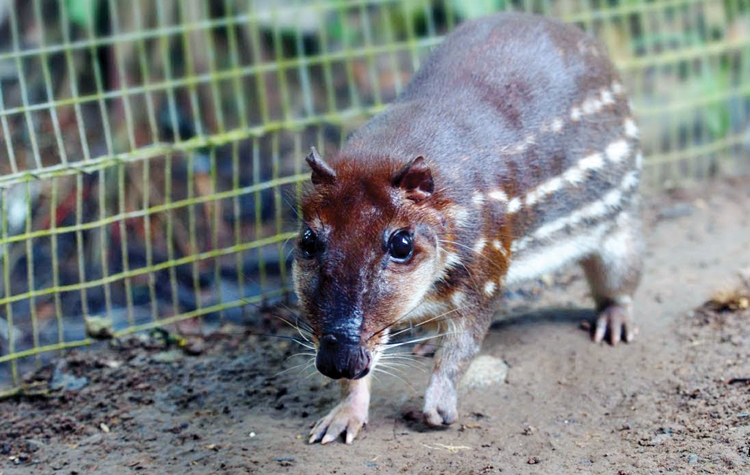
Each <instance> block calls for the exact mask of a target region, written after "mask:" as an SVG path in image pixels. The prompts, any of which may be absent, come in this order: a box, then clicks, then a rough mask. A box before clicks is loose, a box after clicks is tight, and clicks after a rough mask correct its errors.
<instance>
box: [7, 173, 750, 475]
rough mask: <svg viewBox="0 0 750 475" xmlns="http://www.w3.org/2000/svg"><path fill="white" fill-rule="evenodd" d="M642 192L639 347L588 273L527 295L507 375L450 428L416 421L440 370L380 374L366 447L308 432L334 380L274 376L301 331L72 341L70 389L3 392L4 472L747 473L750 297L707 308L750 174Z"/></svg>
mask: <svg viewBox="0 0 750 475" xmlns="http://www.w3.org/2000/svg"><path fill="white" fill-rule="evenodd" d="M646 203H647V204H646V210H645V215H646V217H647V223H648V226H647V236H648V237H647V240H648V249H649V250H648V256H647V261H646V263H647V264H646V265H647V269H646V275H645V278H644V281H643V284H642V286H641V289H640V291H639V292H638V294H637V298H636V311H637V315H638V318H639V323H640V330H641V331H640V335H639V337H638V339H637V341H636V342H635V343H632V344H627V345H620V346H618V347H616V348H613V347H611V346H609V345H594V344H593V343H591V342H590V338H589V334H588V333H587V331H586V330H585V324H582V322H586V321H589V320H591V319H592V318H593V312H592V311H591V310H590V308H591V302H590V300H589V298H588V295H587V290H586V287H585V285H584V282H583V279H582V277H581V274H580V272H578V271H572V272H568V273H563V274H561V275H559V276H555V278H554V279H546V280H545V282H541V283H537V284H535V285H532V286H531V287H529V288H524V289H522V290H520V291H517V292H513V293H512V294H511V297H512V298H510V299H509V302H508V305H506V306H505V307H504V309H503V310H502V311H501V313H500V314H499V315H498V321H497V323H495V325H493V327H492V331H491V333H490V335H489V336H488V337H487V339H486V340H485V342H484V347H483V353H484V354H487V355H492V356H495V357H497V358H500V359H502V360H504V361H505V362H507V364H508V366H509V368H510V369H509V373H508V377H507V380H506V381H505V383H503V384H496V385H493V386H490V387H486V388H483V389H473V390H464V391H463V392H462V394H461V398H460V414H461V419H460V421H459V423H457V424H455V425H453V426H451V427H448V428H446V429H444V430H437V431H436V430H428V429H427V428H426V427H424V426H423V425H422V424H421V423H420V422H417V421H414V420H412V419H411V418H410V417H408V415H409V414H410V412H411V411H412V410H413V409H418V408H419V407H420V406H421V402H422V401H421V399H422V391H423V390H424V388H425V386H426V382H427V378H428V373H429V372H428V371H427V372H422V371H418V370H411V369H407V374H406V375H403V377H402V378H401V379H402V380H399V379H397V378H389V377H387V376H386V377H384V376H379V378H380V381H379V382H378V383H375V384H374V386H373V400H372V405H371V412H370V424H369V426H367V427H366V429H365V431H364V432H363V433H362V434H360V437H359V438H358V439H357V440H356V441H355V442H354V444H353V445H351V446H347V445H345V444H343V443H333V444H329V445H327V446H320V445H308V444H307V443H306V437H305V436H306V434H307V432H308V430H309V427H310V425H311V424H312V423H313V422H314V421H315V420H317V418H319V417H321V416H323V415H325V413H327V411H328V410H329V409H330V408H331V407H332V406H333V405H334V403H335V401H336V398H337V394H338V390H337V386H336V384H331V383H329V382H327V381H326V380H325V379H324V378H322V377H321V376H319V375H316V374H314V373H312V372H311V370H310V369H307V370H306V371H303V372H302V373H300V371H299V370H298V369H294V370H290V371H286V372H284V373H282V374H278V373H279V372H280V371H281V370H283V369H285V368H291V367H292V366H294V365H295V364H298V363H299V358H292V359H290V360H288V361H285V359H286V358H287V357H288V356H290V355H292V354H294V353H297V352H299V351H302V349H301V348H300V347H298V346H297V345H296V344H295V343H292V342H290V341H287V340H284V339H277V338H271V337H264V336H257V335H250V334H248V332H247V331H244V330H239V329H237V328H234V329H232V328H227V329H226V331H225V332H223V333H221V334H218V335H215V336H214V337H212V338H210V339H209V340H208V341H206V342H205V344H204V348H203V351H202V353H201V354H200V355H199V356H189V355H187V354H186V353H185V352H183V351H182V350H174V349H170V348H165V346H164V344H163V342H161V340H159V339H158V338H156V336H153V335H152V336H151V337H141V338H132V339H129V340H126V341H122V342H120V343H119V344H118V345H116V346H115V345H113V346H111V347H110V346H109V345H106V344H105V345H102V346H101V347H100V348H96V349H93V350H89V351H80V352H74V353H70V354H69V355H68V356H67V357H66V359H65V361H62V362H59V363H57V364H56V366H54V367H47V368H44V369H42V370H41V371H39V372H38V373H37V374H36V375H34V376H33V378H32V379H34V380H37V381H49V380H53V381H55V382H56V383H57V384H58V385H62V386H63V387H67V389H62V390H58V391H56V392H54V393H51V394H46V393H45V392H44V391H42V393H43V394H41V395H39V396H37V397H22V398H15V399H10V400H6V401H3V402H2V403H0V454H1V455H0V457H1V458H0V474H2V475H15V474H32V473H33V474H48V473H64V474H89V473H102V474H116V473H130V472H137V471H143V472H148V473H158V474H161V473H165V474H172V473H175V474H207V473H219V474H221V473H227V474H244V473H259V474H260V473H305V474H319V473H335V474H361V473H364V474H368V473H376V474H392V473H429V474H433V475H434V474H443V473H444V474H456V473H461V474H464V473H465V474H481V473H504V474H562V473H565V474H578V473H582V474H619V475H624V474H633V475H635V474H652V473H690V474H692V473H696V474H697V473H711V474H725V473H750V382H748V381H750V379H748V378H750V364H749V363H750V325H749V324H748V323H750V309H741V308H735V307H743V306H745V305H746V304H747V300H742V298H741V295H740V296H739V297H738V296H737V295H730V296H729V300H730V301H732V302H734V303H735V304H736V305H735V306H734V307H732V305H730V307H731V308H728V309H717V308H709V307H705V306H704V305H703V304H704V303H705V302H706V301H707V300H708V299H709V298H710V297H711V295H712V294H714V293H715V292H716V291H719V290H728V289H731V288H733V287H735V286H737V285H739V282H740V277H739V276H738V274H740V275H741V273H742V272H745V273H746V276H747V274H748V273H750V182H748V181H746V180H745V181H739V180H735V181H720V182H715V183H712V184H710V185H706V186H705V187H703V188H701V189H695V190H692V191H684V190H681V191H675V192H672V193H667V194H664V195H659V196H652V197H649V198H648V199H646ZM267 318H268V319H267V320H266V324H265V326H266V327H275V326H276V324H275V323H274V321H273V320H272V319H271V318H270V317H267ZM264 331H271V330H268V329H266V330H264ZM282 334H283V331H282ZM295 361H297V362H295ZM428 362H429V361H428ZM82 377H86V378H87V379H85V380H84V379H80V378H82ZM403 380H406V381H408V383H407V382H404V381H403ZM80 386H83V387H82V388H80V389H76V388H77V387H80Z"/></svg>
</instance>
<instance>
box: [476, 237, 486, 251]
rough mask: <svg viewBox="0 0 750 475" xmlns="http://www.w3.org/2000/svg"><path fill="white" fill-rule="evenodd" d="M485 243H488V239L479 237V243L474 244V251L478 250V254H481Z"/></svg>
mask: <svg viewBox="0 0 750 475" xmlns="http://www.w3.org/2000/svg"><path fill="white" fill-rule="evenodd" d="M485 244H487V240H486V239H485V238H479V240H478V241H477V243H476V244H474V252H476V253H477V254H481V253H482V249H484V246H485Z"/></svg>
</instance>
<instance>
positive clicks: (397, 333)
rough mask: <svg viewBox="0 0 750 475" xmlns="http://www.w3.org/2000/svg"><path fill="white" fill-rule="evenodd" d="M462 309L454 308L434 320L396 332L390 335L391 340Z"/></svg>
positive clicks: (433, 318)
mask: <svg viewBox="0 0 750 475" xmlns="http://www.w3.org/2000/svg"><path fill="white" fill-rule="evenodd" d="M461 309H462V308H461V307H456V308H454V309H452V310H448V311H447V312H443V313H441V314H440V315H437V316H435V317H432V318H430V319H427V320H425V321H423V322H419V323H417V324H416V325H410V326H409V327H407V328H404V329H403V330H399V331H397V332H395V333H392V334H391V335H390V337H391V338H393V337H396V336H398V335H400V334H402V333H404V332H406V331H409V330H413V329H414V328H419V327H421V326H422V325H427V324H428V323H431V322H434V321H436V320H438V319H440V318H443V317H445V316H446V315H449V314H451V313H453V312H457V311H459V310H461Z"/></svg>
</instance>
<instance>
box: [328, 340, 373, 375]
mask: <svg viewBox="0 0 750 475" xmlns="http://www.w3.org/2000/svg"><path fill="white" fill-rule="evenodd" d="M371 361H372V357H371V355H370V351H369V350H368V349H367V348H365V347H363V346H361V345H360V344H359V343H352V342H350V341H349V340H347V339H346V338H345V337H344V336H342V335H336V334H333V333H329V334H327V335H324V336H323V337H322V338H321V339H320V347H319V348H318V356H317V358H316V359H315V366H316V367H317V368H318V371H320V372H321V373H322V374H324V375H325V376H328V377H329V378H332V379H340V378H345V379H359V378H361V377H363V376H365V375H366V374H367V373H369V372H370V362H371Z"/></svg>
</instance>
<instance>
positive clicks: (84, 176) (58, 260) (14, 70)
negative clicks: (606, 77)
mask: <svg viewBox="0 0 750 475" xmlns="http://www.w3.org/2000/svg"><path fill="white" fill-rule="evenodd" d="M500 10H520V11H528V12H535V13H543V14H547V15H552V16H556V17H559V18H562V19H564V20H566V21H568V22H573V23H577V24H579V25H580V26H581V27H583V28H584V29H586V30H587V31H589V32H590V33H591V34H593V35H595V36H596V37H598V38H599V39H600V40H602V41H603V42H604V43H605V44H606V46H607V48H608V50H609V52H610V54H611V56H612V58H613V59H614V61H615V62H616V64H617V66H618V67H619V69H620V71H621V72H622V74H623V78H624V82H625V84H626V85H627V87H628V89H629V90H630V92H631V94H632V98H633V101H634V106H635V110H636V113H637V115H638V118H639V121H640V124H641V130H642V141H643V146H644V155H645V156H646V163H645V166H646V171H645V182H646V187H650V188H655V187H659V186H665V185H670V184H676V183H679V182H681V181H683V180H686V179H690V180H700V179H703V178H706V177H709V176H711V175H714V174H716V173H717V172H736V171H746V170H748V169H749V168H750V165H749V164H750V158H749V157H750V120H748V118H749V116H750V0H748V1H740V0H735V1H731V0H726V1H712V0H660V1H641V0H566V1H552V0H544V1H540V0H525V1H520V0H478V1H472V2H468V1H463V0H312V1H302V0H255V1H250V2H248V1H242V0H213V1H210V0H184V1H180V0H162V1H158V2H151V1H141V0H137V1H136V0H133V1H128V2H115V1H114V0H25V1H20V0H0V126H1V127H2V130H1V131H0V133H1V137H2V144H0V150H2V151H1V152H0V153H2V154H4V157H2V158H1V159H0V188H1V192H2V194H1V196H0V260H1V261H2V264H1V265H2V278H1V279H0V280H1V283H0V391H2V394H5V395H7V394H13V393H16V392H18V391H23V390H24V389H25V386H24V385H23V381H22V374H23V372H24V370H25V369H26V368H30V367H33V365H38V364H41V363H43V362H44V361H45V359H46V358H48V357H49V356H50V355H51V354H54V352H56V351H59V350H63V349H65V348H70V347H74V346H80V345H86V344H89V343H92V342H93V341H96V340H97V339H102V338H111V337H117V336H121V335H124V334H127V333H132V332H135V331H140V330H146V329H151V328H156V327H160V326H163V325H169V324H179V325H182V326H181V327H179V328H178V330H179V331H202V332H206V331H211V330H212V329H213V328H216V327H217V325H220V324H222V323H223V322H227V321H232V322H241V321H246V320H247V319H248V318H250V315H249V314H246V312H247V307H246V305H247V304H253V303H262V302H265V301H268V300H269V299H273V298H277V297H284V296H286V295H287V294H289V292H290V290H291V289H290V287H291V285H290V270H289V265H288V256H289V251H290V249H291V245H290V242H291V240H292V238H293V237H294V236H295V230H296V227H297V221H296V219H297V217H296V213H295V197H296V196H298V194H299V192H300V190H301V187H302V183H303V182H304V181H305V180H306V179H307V174H306V170H305V167H303V166H302V158H303V157H304V155H305V154H306V151H307V150H308V148H309V146H311V145H316V146H317V147H318V148H319V149H320V150H321V151H323V153H331V152H332V151H335V150H336V148H337V147H338V146H339V145H340V143H341V141H342V140H343V139H344V138H345V137H346V135H347V134H348V133H350V132H351V131H352V130H354V129H355V128H356V127H357V125H359V124H361V123H363V121H365V120H366V119H367V118H369V117H370V116H372V115H373V114H374V113H376V112H377V111H378V110H380V109H382V108H383V107H385V105H386V104H388V102H390V101H391V100H393V99H394V98H395V96H396V95H397V94H398V93H399V91H400V90H401V89H402V88H403V87H404V85H405V83H406V82H407V81H408V79H409V77H410V75H411V74H412V73H413V72H414V71H415V70H416V69H417V68H418V67H419V62H420V60H421V59H422V58H424V56H425V55H426V53H428V51H429V50H430V48H431V47H433V46H434V45H436V44H438V43H439V42H440V41H441V38H442V35H444V34H445V33H446V32H447V31H450V30H451V29H452V28H453V27H454V26H455V25H456V24H458V23H459V22H461V21H465V20H467V19H470V18H474V17H477V16H481V15H485V14H489V13H491V12H494V11H500ZM249 313H251V312H249ZM195 317H200V318H195ZM180 322H181V323H180Z"/></svg>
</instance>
